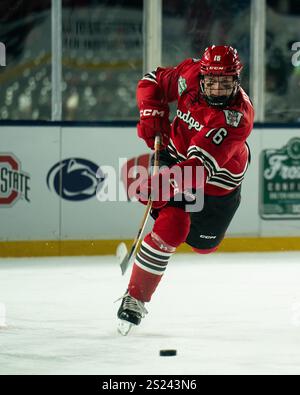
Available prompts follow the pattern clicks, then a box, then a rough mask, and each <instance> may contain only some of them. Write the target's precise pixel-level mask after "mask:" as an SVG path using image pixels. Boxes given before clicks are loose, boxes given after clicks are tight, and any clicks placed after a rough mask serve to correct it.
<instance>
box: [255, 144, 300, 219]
mask: <svg viewBox="0 0 300 395" xmlns="http://www.w3.org/2000/svg"><path fill="white" fill-rule="evenodd" d="M261 181H262V186H261V203H260V214H261V217H262V218H263V219H299V218H300V138H299V137H295V138H293V139H291V140H290V141H289V142H288V143H287V145H285V146H284V147H282V148H279V149H267V150H264V151H263V152H262V158H261Z"/></svg>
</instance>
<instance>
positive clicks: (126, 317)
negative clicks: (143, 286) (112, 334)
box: [118, 292, 148, 336]
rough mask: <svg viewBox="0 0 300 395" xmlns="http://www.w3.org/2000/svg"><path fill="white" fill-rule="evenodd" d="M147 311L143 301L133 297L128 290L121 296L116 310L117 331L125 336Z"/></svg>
mask: <svg viewBox="0 0 300 395" xmlns="http://www.w3.org/2000/svg"><path fill="white" fill-rule="evenodd" d="M147 313H148V311H147V310H146V308H145V306H144V303H143V302H141V301H139V300H137V299H135V298H133V297H132V296H130V295H129V293H128V292H126V294H125V295H124V296H123V297H122V303H121V306H120V308H119V310H118V318H119V323H118V332H119V333H120V334H121V335H123V336H126V335H127V334H128V333H129V331H130V329H131V328H132V327H133V326H137V325H139V324H140V323H141V320H142V318H144V317H145V315H146V314H147Z"/></svg>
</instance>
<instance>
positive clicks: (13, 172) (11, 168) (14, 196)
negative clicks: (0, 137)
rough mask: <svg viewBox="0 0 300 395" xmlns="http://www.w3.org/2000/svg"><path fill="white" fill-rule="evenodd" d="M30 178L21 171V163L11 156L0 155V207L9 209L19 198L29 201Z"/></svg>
mask: <svg viewBox="0 0 300 395" xmlns="http://www.w3.org/2000/svg"><path fill="white" fill-rule="evenodd" d="M29 181H30V176H29V174H28V173H25V172H23V171H22V170H21V162H20V161H19V160H18V159H17V158H16V156H14V155H12V154H3V153H2V154H1V153H0V207H3V206H5V207H9V206H12V205H13V204H15V203H16V202H17V201H18V200H19V199H20V198H21V197H23V198H24V199H25V200H26V201H27V202H30V200H29V191H30V187H29Z"/></svg>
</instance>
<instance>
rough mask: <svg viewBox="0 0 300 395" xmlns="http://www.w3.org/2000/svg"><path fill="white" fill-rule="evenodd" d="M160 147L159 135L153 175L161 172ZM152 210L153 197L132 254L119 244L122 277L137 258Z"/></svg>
mask: <svg viewBox="0 0 300 395" xmlns="http://www.w3.org/2000/svg"><path fill="white" fill-rule="evenodd" d="M160 145H161V136H160V135H159V134H158V135H156V137H155V144H154V148H155V153H154V169H153V175H155V174H157V172H158V170H159V151H160ZM151 209H152V200H151V196H150V197H149V200H148V203H147V208H146V212H145V214H144V217H143V220H142V223H141V226H140V228H139V231H138V234H137V236H136V238H135V239H134V242H133V244H132V246H131V249H130V252H128V250H127V247H126V244H125V243H121V244H119V246H118V248H117V253H116V255H117V258H118V260H119V263H120V267H121V271H122V275H124V274H125V272H126V270H127V269H128V267H129V265H130V262H131V261H132V259H134V258H135V256H136V254H137V250H138V247H139V245H140V242H141V239H142V236H143V232H144V229H145V227H146V224H147V221H148V218H149V215H150V211H151Z"/></svg>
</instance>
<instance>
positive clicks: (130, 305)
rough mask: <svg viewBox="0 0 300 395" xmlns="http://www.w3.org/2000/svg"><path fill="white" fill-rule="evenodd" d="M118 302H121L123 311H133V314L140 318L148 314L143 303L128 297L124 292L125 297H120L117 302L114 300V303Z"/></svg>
mask: <svg viewBox="0 0 300 395" xmlns="http://www.w3.org/2000/svg"><path fill="white" fill-rule="evenodd" d="M119 300H123V302H122V308H123V309H124V310H130V311H134V312H135V313H138V314H141V316H142V318H144V317H145V315H146V314H148V310H147V309H146V307H145V305H144V303H143V302H141V301H140V300H137V299H135V298H133V297H132V296H130V295H129V293H128V292H126V293H125V295H123V296H121V297H120V298H119V299H118V300H116V302H118V301H119Z"/></svg>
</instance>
